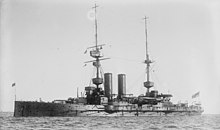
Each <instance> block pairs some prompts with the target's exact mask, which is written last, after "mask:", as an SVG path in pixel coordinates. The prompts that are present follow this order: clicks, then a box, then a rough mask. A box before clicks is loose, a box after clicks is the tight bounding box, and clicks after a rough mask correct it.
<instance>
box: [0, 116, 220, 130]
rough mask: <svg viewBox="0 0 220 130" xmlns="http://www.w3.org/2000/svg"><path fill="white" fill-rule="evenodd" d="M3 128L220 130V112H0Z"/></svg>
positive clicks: (6, 129)
mask: <svg viewBox="0 0 220 130" xmlns="http://www.w3.org/2000/svg"><path fill="white" fill-rule="evenodd" d="M0 129H1V130H14V129H17V130H54V129H55V130H84V129H95V130H96V129H100V130H102V129H107V130H108V129H110V130H117V129H120V130H121V129H126V130H127V129H138V130H139V129H140V130H141V129H144V130H146V129H154V130H157V129H163V130H164V129H167V130H168V129H169V130H170V129H198V130H199V129H204V130H207V129H208V130H209V129H219V130H220V115H209V114H207V115H206V114H204V115H201V116H175V117H169V116H151V117H13V113H12V112H0Z"/></svg>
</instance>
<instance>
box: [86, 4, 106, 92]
mask: <svg viewBox="0 0 220 130" xmlns="http://www.w3.org/2000/svg"><path fill="white" fill-rule="evenodd" d="M97 7H98V6H97V5H96V4H95V6H94V7H92V9H94V11H95V46H92V47H88V48H87V49H91V51H90V56H91V57H92V58H94V59H95V60H92V61H87V62H85V63H88V62H93V66H94V67H95V68H96V76H95V78H93V79H92V82H93V84H95V85H96V87H97V88H99V85H100V84H103V78H102V75H101V69H100V68H101V63H100V60H106V59H109V58H102V59H101V57H103V55H102V54H101V51H100V50H101V49H102V46H104V45H105V44H100V45H98V21H97V15H96V14H97V10H96V8H97Z"/></svg>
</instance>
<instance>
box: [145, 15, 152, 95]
mask: <svg viewBox="0 0 220 130" xmlns="http://www.w3.org/2000/svg"><path fill="white" fill-rule="evenodd" d="M143 19H144V22H145V36H146V60H145V61H144V63H145V64H146V69H147V72H146V73H147V81H146V82H144V87H146V88H147V92H146V96H149V93H150V92H149V90H150V88H151V87H153V86H154V83H153V82H151V81H150V64H151V63H152V61H151V60H150V58H149V54H148V43H147V17H146V16H145V17H144V18H143Z"/></svg>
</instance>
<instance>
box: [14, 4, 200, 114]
mask: <svg viewBox="0 0 220 130" xmlns="http://www.w3.org/2000/svg"><path fill="white" fill-rule="evenodd" d="M96 8H97V6H96V5H95V6H94V7H93V9H94V10H95V30H96V31H95V46H92V47H89V48H87V50H90V56H91V57H92V58H94V60H92V61H88V62H85V63H89V62H91V63H92V64H93V66H94V67H95V69H96V75H95V77H94V78H92V79H91V80H92V83H93V84H92V85H91V84H90V85H89V86H86V87H85V95H84V96H81V97H79V96H78V95H77V97H76V98H68V99H67V100H54V101H53V102H42V101H40V102H37V101H15V107H14V116H15V117H23V116H24V117H27V116H37V117H38V116H157V115H158V116H163V115H166V116H169V115H170V116H176V115H200V114H201V113H202V112H203V111H204V110H203V108H202V107H201V104H200V103H197V104H196V103H194V104H193V105H188V103H178V104H173V103H172V102H171V101H170V99H171V97H172V95H171V94H162V93H161V94H159V93H158V91H157V90H151V91H150V88H152V87H153V86H154V83H153V82H152V81H150V73H149V71H150V64H151V63H152V61H151V60H150V58H149V53H148V46H147V45H148V43H147V26H146V25H147V18H146V17H145V18H144V20H145V34H146V60H145V61H144V63H145V64H146V69H147V72H146V75H147V80H146V81H145V82H144V83H143V86H144V87H145V88H146V89H147V91H146V93H145V94H142V95H140V96H133V95H132V94H127V93H126V75H125V74H118V94H113V86H112V79H113V78H112V73H103V72H102V69H101V62H100V61H101V60H107V59H109V58H103V55H102V53H101V49H102V47H103V46H104V44H98V40H97V37H98V35H97V18H96ZM101 85H103V86H104V88H102V87H101Z"/></svg>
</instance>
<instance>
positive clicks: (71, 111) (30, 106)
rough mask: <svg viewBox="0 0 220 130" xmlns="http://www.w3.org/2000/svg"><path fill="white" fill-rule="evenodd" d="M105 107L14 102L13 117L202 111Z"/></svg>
mask: <svg viewBox="0 0 220 130" xmlns="http://www.w3.org/2000/svg"><path fill="white" fill-rule="evenodd" d="M106 108H107V107H106V106H105V105H84V104H68V103H67V104H60V103H46V102H27V101H15V108H14V109H15V110H14V116H15V117H42V116H51V117H53V116H62V117H65V116H67V117H74V116H184V115H201V114H202V112H203V111H195V110H179V111H173V110H145V109H140V108H134V109H124V108H125V107H122V108H123V109H120V108H119V107H118V108H119V109H118V108H117V109H114V110H109V109H106Z"/></svg>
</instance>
